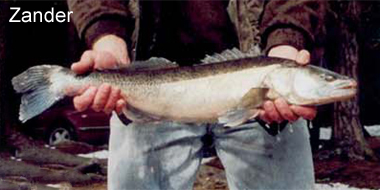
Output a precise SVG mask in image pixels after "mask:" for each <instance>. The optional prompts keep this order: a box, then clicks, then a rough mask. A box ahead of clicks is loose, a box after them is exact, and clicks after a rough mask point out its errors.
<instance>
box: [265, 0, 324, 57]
mask: <svg viewBox="0 0 380 190" xmlns="http://www.w3.org/2000/svg"><path fill="white" fill-rule="evenodd" d="M326 3H327V1H325V0H271V1H267V2H266V3H265V5H264V6H265V7H264V12H263V14H262V18H261V23H260V24H261V26H260V32H261V37H262V45H263V47H264V50H265V52H267V51H268V50H269V49H270V48H272V47H274V46H277V45H291V46H294V47H295V48H297V49H299V50H300V49H308V50H311V49H312V48H313V44H314V43H315V42H321V41H323V38H324V34H325V28H324V18H325V14H326V6H327V5H326Z"/></svg>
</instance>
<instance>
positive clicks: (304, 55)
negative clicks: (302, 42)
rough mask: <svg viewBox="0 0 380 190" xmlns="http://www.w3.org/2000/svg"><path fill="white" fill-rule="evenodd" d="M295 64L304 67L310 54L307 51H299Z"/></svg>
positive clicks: (308, 60)
mask: <svg viewBox="0 0 380 190" xmlns="http://www.w3.org/2000/svg"><path fill="white" fill-rule="evenodd" d="M296 62H297V63H298V64H300V65H306V64H308V63H309V62H310V53H309V52H308V51H307V50H301V51H299V52H298V54H297V57H296Z"/></svg>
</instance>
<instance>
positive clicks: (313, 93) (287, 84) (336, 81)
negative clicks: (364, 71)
mask: <svg viewBox="0 0 380 190" xmlns="http://www.w3.org/2000/svg"><path fill="white" fill-rule="evenodd" d="M273 75H279V76H277V77H276V76H272V77H271V78H277V79H275V80H272V82H271V86H272V88H273V90H274V91H275V92H276V93H277V94H278V96H280V97H283V98H285V99H286V100H287V101H288V102H289V103H292V104H296V105H322V104H328V103H332V102H336V101H343V100H347V99H350V98H352V97H353V96H355V94H356V92H357V82H356V81H355V80H353V79H351V78H349V77H347V76H343V75H340V74H338V73H335V72H332V71H330V70H327V69H324V68H321V67H316V66H312V65H308V66H286V67H282V68H280V70H279V71H277V72H274V73H273Z"/></svg>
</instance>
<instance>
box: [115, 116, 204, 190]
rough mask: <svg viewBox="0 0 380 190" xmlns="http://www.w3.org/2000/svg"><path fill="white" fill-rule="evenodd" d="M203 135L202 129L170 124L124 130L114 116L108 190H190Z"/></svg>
mask: <svg viewBox="0 0 380 190" xmlns="http://www.w3.org/2000/svg"><path fill="white" fill-rule="evenodd" d="M205 132H206V128H205V127H204V126H198V125H197V126H196V125H185V124H177V123H170V122H161V123H149V124H136V123H131V124H129V125H127V126H125V125H124V124H123V123H122V122H121V121H120V120H119V118H118V117H117V116H116V115H115V114H114V115H113V116H112V118H111V134H110V143H109V144H110V147H109V152H110V154H109V155H110V156H109V162H108V164H109V165H108V189H109V190H126V189H131V190H155V189H164V190H170V189H181V190H186V189H189V190H190V189H192V187H193V183H194V181H195V178H196V172H197V170H198V169H199V166H200V161H201V148H202V142H201V137H202V136H203V135H204V134H205Z"/></svg>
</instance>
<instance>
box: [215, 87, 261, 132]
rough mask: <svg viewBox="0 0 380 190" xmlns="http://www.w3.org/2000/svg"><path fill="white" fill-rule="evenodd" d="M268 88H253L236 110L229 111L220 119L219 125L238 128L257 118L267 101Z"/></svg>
mask: <svg viewBox="0 0 380 190" xmlns="http://www.w3.org/2000/svg"><path fill="white" fill-rule="evenodd" d="M267 92H268V89H267V88H252V89H251V90H249V91H248V92H247V93H246V94H245V95H244V96H243V98H242V99H241V101H240V103H239V104H238V105H237V106H236V108H235V109H232V110H229V111H227V112H226V113H224V114H222V115H221V116H220V117H219V118H218V123H221V124H224V125H225V126H230V127H234V126H238V125H240V124H243V123H245V122H246V121H248V120H250V119H253V118H255V117H257V116H258V115H259V113H260V110H259V109H258V108H259V107H260V106H261V105H262V104H263V102H264V101H265V97H266V94H267Z"/></svg>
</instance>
